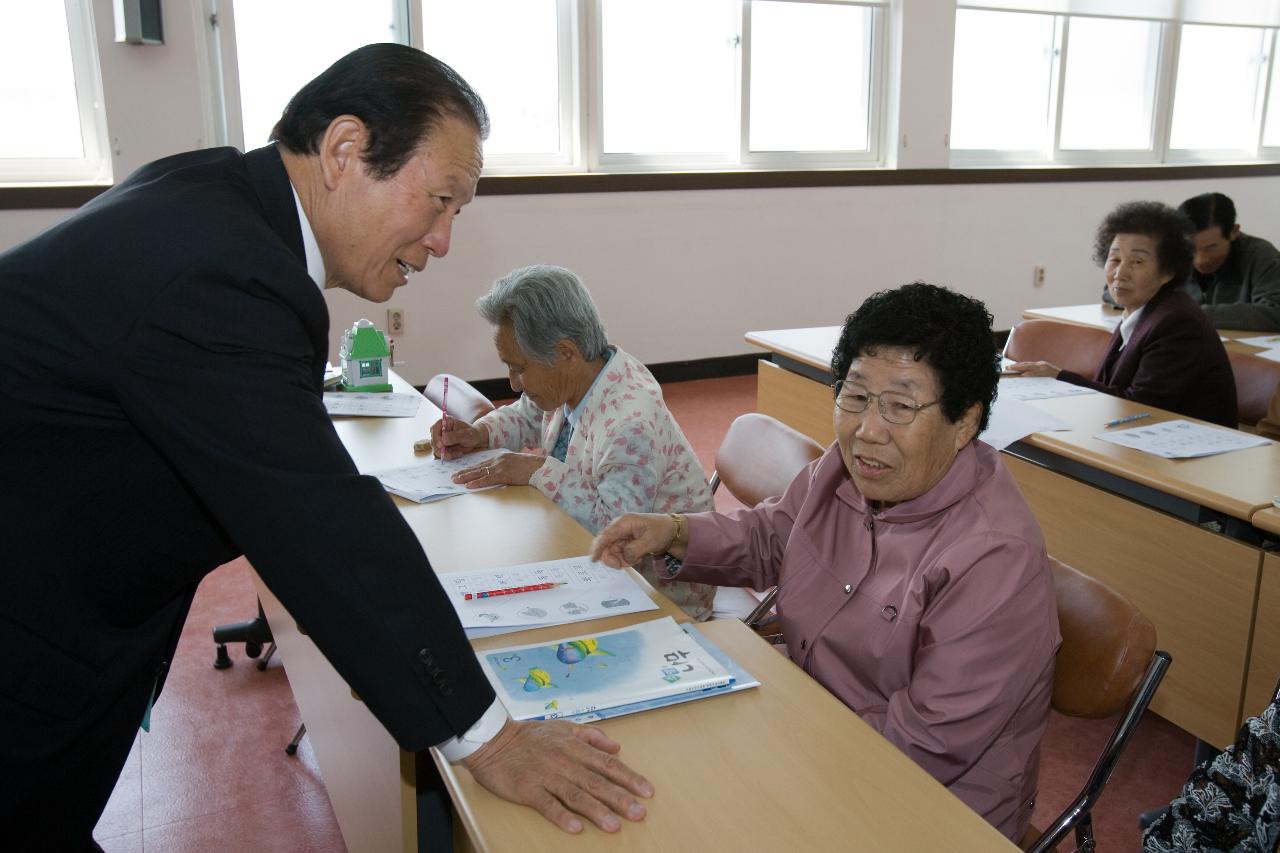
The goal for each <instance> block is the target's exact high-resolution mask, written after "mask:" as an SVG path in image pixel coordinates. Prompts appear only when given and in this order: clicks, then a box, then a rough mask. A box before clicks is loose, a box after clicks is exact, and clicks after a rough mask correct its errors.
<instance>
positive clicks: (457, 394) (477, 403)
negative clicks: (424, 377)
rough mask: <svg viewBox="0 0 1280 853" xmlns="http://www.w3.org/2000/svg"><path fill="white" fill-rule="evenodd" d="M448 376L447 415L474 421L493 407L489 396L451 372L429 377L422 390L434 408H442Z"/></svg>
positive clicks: (470, 421)
mask: <svg viewBox="0 0 1280 853" xmlns="http://www.w3.org/2000/svg"><path fill="white" fill-rule="evenodd" d="M446 376H447V377H449V401H448V402H449V417H451V418H457V419H458V420H460V421H466V422H467V423H469V424H471V423H475V421H476V419H477V418H479V417H480V416H482V415H487V414H488V413H489V412H492V411H493V409H494V405H493V403H491V402H489V398H488V397H486V396H485V395H483V394H481V393H480V392H479V391H477V390H476V389H475V386H474V385H472V384H471V383H470V382H468V381H467V380H465V379H459V378H458V377H457V376H454V375H453V374H452V373H438V374H436V375H435V376H432V377H431V381H430V382H428V383H427V387H426V389H424V390H423V392H422V393H423V396H425V397H426V398H427V399H428V400H430V401H431V402H432V403H434V404H435V405H436V408H438V409H443V408H444V403H445V400H444V379H445V377H446Z"/></svg>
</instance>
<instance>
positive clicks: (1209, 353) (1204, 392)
mask: <svg viewBox="0 0 1280 853" xmlns="http://www.w3.org/2000/svg"><path fill="white" fill-rule="evenodd" d="M1188 229H1189V226H1188V224H1187V220H1186V217H1184V216H1183V215H1182V214H1181V213H1179V212H1178V211H1176V210H1174V209H1173V208H1171V207H1169V206H1168V205H1164V204H1161V203H1159V202H1155V201H1136V202H1130V203H1128V204H1122V205H1120V206H1119V207H1117V208H1116V209H1115V210H1113V211H1112V212H1111V213H1109V214H1108V215H1107V218H1106V219H1104V220H1103V221H1102V224H1101V225H1099V226H1098V233H1097V236H1096V238H1095V240H1094V247H1093V260H1094V263H1096V264H1098V265H1099V266H1101V267H1102V268H1103V270H1104V272H1105V275H1106V280H1107V289H1108V290H1109V291H1110V292H1111V296H1112V298H1113V299H1115V301H1116V304H1117V305H1119V306H1120V307H1121V308H1123V309H1124V315H1123V319H1122V320H1121V321H1120V325H1119V327H1118V328H1117V329H1116V331H1115V333H1114V334H1113V335H1112V336H1111V346H1110V348H1108V350H1107V354H1106V357H1105V358H1103V360H1102V364H1100V365H1098V369H1097V371H1095V372H1094V375H1093V377H1092V378H1089V377H1085V376H1081V375H1080V374H1078V373H1073V372H1071V371H1069V370H1060V369H1059V368H1058V367H1057V366H1055V365H1052V364H1049V363H1048V362H1045V361H1020V362H1016V363H1015V364H1013V365H1012V366H1011V368H1010V369H1011V370H1013V371H1015V372H1017V373H1020V374H1022V375H1023V376H1054V377H1057V378H1058V379H1062V380H1064V381H1066V382H1071V383H1073V384H1075V385H1083V386H1086V387H1089V388H1096V389H1097V390H1099V391H1102V392H1105V393H1107V394H1112V395H1114V396H1116V397H1124V398H1126V399H1130V400H1136V401H1137V402H1139V403H1147V404H1149V405H1152V406H1159V407H1160V408H1162V409H1168V410H1170V411H1173V412H1177V413H1179V414H1183V415H1188V416H1190V417H1193V418H1200V419H1201V420H1206V421H1211V422H1213V423H1216V424H1221V425H1222V426H1228V427H1235V426H1237V425H1238V420H1237V417H1236V384H1235V378H1234V376H1233V375H1232V373H1231V362H1230V360H1228V358H1227V351H1226V350H1225V349H1223V347H1222V341H1221V340H1220V339H1219V337H1218V333H1217V332H1216V331H1214V328H1213V326H1212V324H1210V322H1209V320H1208V318H1206V317H1205V315H1204V312H1203V311H1201V310H1200V308H1199V307H1198V306H1197V305H1196V303H1195V300H1193V299H1192V298H1191V297H1190V296H1188V295H1187V294H1186V293H1185V292H1183V291H1182V289H1181V288H1180V287H1179V285H1178V282H1181V281H1183V280H1185V278H1186V276H1187V271H1188V270H1189V269H1190V268H1191V257H1192V249H1191V241H1190V240H1188V239H1187V231H1188Z"/></svg>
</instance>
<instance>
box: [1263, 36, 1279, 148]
mask: <svg viewBox="0 0 1280 853" xmlns="http://www.w3.org/2000/svg"><path fill="white" fill-rule="evenodd" d="M1274 51H1275V48H1272V52H1273V54H1274ZM1275 66H1276V62H1275V58H1274V56H1273V57H1272V60H1271V92H1270V94H1268V95H1267V123H1266V124H1265V125H1264V126H1263V129H1262V144H1263V145H1266V146H1269V147H1273V148H1278V147H1280V72H1277V71H1276V68H1275Z"/></svg>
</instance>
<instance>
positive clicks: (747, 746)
mask: <svg viewBox="0 0 1280 853" xmlns="http://www.w3.org/2000/svg"><path fill="white" fill-rule="evenodd" d="M541 630H542V631H543V636H545V637H546V638H547V639H548V640H551V639H553V638H554V637H555V636H557V634H556V630H557V629H554V628H551V629H541ZM699 630H702V631H704V632H705V633H706V635H707V637H709V638H710V639H711V640H712V641H713V642H715V643H716V644H717V645H719V646H720V648H722V649H724V651H725V652H726V653H727V654H728V655H729V656H730V657H732V658H734V659H735V660H737V661H738V663H740V664H742V665H743V666H744V667H745V668H746V669H747V671H749V672H750V673H751V674H752V675H754V676H755V677H756V678H758V679H759V680H760V682H761V686H760V687H758V688H754V689H751V690H743V691H741V692H738V693H730V694H727V695H723V696H716V697H712V698H709V699H704V700H700V701H697V702H689V703H686V704H683V705H676V706H672V707H668V708H659V709H657V710H653V711H646V712H644V713H641V714H635V715H632V716H628V717H621V718H618V719H613V720H605V721H604V722H602V723H598V724H596V725H599V726H600V728H601V729H602V730H603V731H604V732H605V733H606V734H608V735H609V736H610V737H612V738H614V739H615V740H617V741H618V742H619V743H621V744H622V753H621V757H622V758H623V759H624V760H625V761H627V762H628V763H629V764H630V765H631V766H632V767H633V768H634V769H636V770H637V771H639V772H641V773H643V774H644V775H645V776H646V777H647V778H648V779H649V780H650V781H651V782H653V784H654V788H655V789H656V792H657V793H656V796H655V797H654V798H653V799H652V800H647V801H645V805H646V807H647V808H648V816H647V817H646V819H645V820H644V821H643V822H642V823H638V824H633V823H629V822H627V821H624V822H623V823H624V826H623V828H622V831H621V832H620V833H618V834H616V835H610V834H607V833H603V832H600V831H599V830H597V829H595V828H594V827H591V826H588V827H587V828H586V830H584V832H583V834H582V836H580V837H576V838H575V837H571V836H566V835H565V834H564V833H562V832H561V831H560V830H558V829H556V828H555V827H553V826H551V825H550V824H549V823H547V822H546V821H544V820H543V819H542V818H541V817H539V816H538V815H537V814H535V813H534V812H532V811H530V810H529V809H522V808H517V807H514V806H512V805H511V804H509V803H505V802H503V801H501V800H499V799H498V798H497V797H495V796H494V795H492V794H490V793H489V792H488V791H486V790H484V789H483V788H481V787H480V786H479V785H478V784H476V782H475V781H474V780H473V779H472V778H471V776H470V774H468V773H466V772H460V771H458V770H457V769H456V768H454V767H450V766H448V765H447V764H445V763H444V762H441V761H439V758H438V757H437V762H438V763H439V765H440V770H441V773H442V774H443V775H444V777H445V780H446V785H447V786H448V787H449V788H450V790H452V791H455V792H456V795H455V803H456V804H458V817H459V820H460V821H461V822H462V823H463V825H464V826H465V827H466V828H467V833H468V836H469V837H470V838H471V840H472V842H473V843H474V845H475V849H477V850H483V851H507V850H519V851H524V853H538V852H539V851H546V853H562V851H576V850H580V851H584V853H585V851H591V853H595V851H611V850H627V851H667V850H708V851H709V850H755V849H766V850H772V849H776V850H852V849H858V850H884V851H895V850H902V851H907V850H912V851H914V850H948V851H982V852H983V853H987V851H993V852H994V851H1001V850H1007V851H1014V850H1016V849H1017V848H1016V847H1014V845H1013V844H1011V843H1010V842H1009V841H1008V840H1007V839H1005V838H1004V836H1002V835H1000V834H999V833H998V832H997V831H996V830H995V829H994V828H993V827H992V826H991V825H990V824H988V823H987V822H986V821H984V820H982V819H981V818H980V817H978V815H977V814H976V813H975V812H973V811H972V810H970V809H969V808H968V807H967V806H965V805H964V804H963V803H961V802H960V800H958V799H956V798H955V797H954V796H953V795H952V794H951V793H950V792H949V791H947V790H946V789H945V788H944V787H942V786H941V785H940V784H939V783H938V782H937V781H936V780H934V779H933V777H931V776H929V775H928V774H927V773H925V772H924V771H923V770H921V769H920V768H919V767H918V766H916V765H915V764H914V763H913V762H912V761H911V760H910V759H908V758H907V757H906V756H905V755H904V754H903V753H902V752H900V751H899V750H898V749H897V748H896V747H894V746H893V745H891V744H890V743H889V742H888V741H886V740H885V739H884V738H883V737H881V736H880V735H879V734H877V733H876V732H875V731H874V730H873V729H872V728H871V727H870V726H868V725H867V724H866V723H864V722H863V721H862V720H861V719H860V718H858V717H857V716H856V715H855V714H853V713H852V712H851V711H849V709H848V708H846V707H845V706H844V704H843V703H841V702H840V701H839V700H838V699H836V698H835V697H833V696H832V695H831V694H830V693H828V692H827V691H826V689H824V688H823V687H822V686H821V685H819V684H818V683H817V682H816V681H814V680H812V679H811V678H809V677H808V676H807V675H805V674H804V672H803V671H801V670H800V669H799V668H798V667H796V666H795V665H794V664H792V663H791V662H790V660H789V659H787V658H786V657H784V656H782V655H780V654H778V653H777V651H775V650H774V649H773V648H772V647H771V646H769V645H768V644H767V643H765V642H764V641H763V640H761V639H760V638H759V637H757V636H756V635H755V634H754V633H753V632H752V631H751V630H750V629H748V628H747V627H746V626H745V625H743V624H742V623H741V622H738V621H736V620H719V621H715V622H707V623H704V624H703V625H700V626H699ZM529 636H530V637H534V638H536V637H537V636H538V635H535V634H530V635H529ZM500 639H501V638H496V637H495V638H489V639H487V640H484V641H481V642H477V643H476V645H477V647H482V648H483V647H490V646H497V645H501V643H496V642H494V641H495V640H500Z"/></svg>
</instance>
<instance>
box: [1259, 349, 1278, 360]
mask: <svg viewBox="0 0 1280 853" xmlns="http://www.w3.org/2000/svg"><path fill="white" fill-rule="evenodd" d="M1254 355H1256V356H1257V357H1258V358H1265V359H1266V360H1267V361H1280V347H1276V348H1275V349H1264V350H1263V351H1262V352H1255V353H1254Z"/></svg>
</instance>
